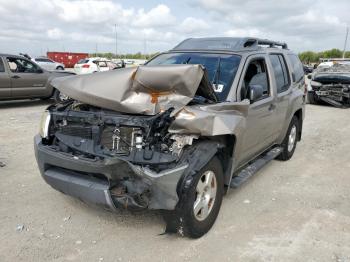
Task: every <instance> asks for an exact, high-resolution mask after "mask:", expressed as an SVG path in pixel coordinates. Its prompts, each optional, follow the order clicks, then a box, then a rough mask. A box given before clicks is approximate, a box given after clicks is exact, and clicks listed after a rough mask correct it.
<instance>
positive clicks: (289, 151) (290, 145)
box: [277, 116, 300, 161]
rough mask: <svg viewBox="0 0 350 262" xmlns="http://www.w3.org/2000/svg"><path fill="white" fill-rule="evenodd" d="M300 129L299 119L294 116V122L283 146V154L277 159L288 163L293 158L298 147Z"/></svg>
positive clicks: (289, 128)
mask: <svg viewBox="0 0 350 262" xmlns="http://www.w3.org/2000/svg"><path fill="white" fill-rule="evenodd" d="M299 128H300V127H299V121H298V118H297V117H296V116H293V118H292V121H291V122H290V124H289V127H288V131H287V134H286V136H285V138H284V140H283V142H282V144H281V146H282V153H281V154H280V155H279V156H278V157H277V159H279V160H283V161H286V160H289V159H290V158H291V157H292V156H293V154H294V151H295V148H296V146H297V140H298V134H299Z"/></svg>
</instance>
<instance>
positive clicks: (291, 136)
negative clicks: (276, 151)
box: [288, 125, 297, 152]
mask: <svg viewBox="0 0 350 262" xmlns="http://www.w3.org/2000/svg"><path fill="white" fill-rule="evenodd" d="M296 137H297V127H296V126H295V125H293V127H292V128H291V130H290V133H289V137H288V152H292V150H293V148H294V144H295V141H296Z"/></svg>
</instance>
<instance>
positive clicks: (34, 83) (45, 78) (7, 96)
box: [0, 54, 74, 101]
mask: <svg viewBox="0 0 350 262" xmlns="http://www.w3.org/2000/svg"><path fill="white" fill-rule="evenodd" d="M69 75H74V73H70V72H50V71H46V70H44V69H42V68H41V67H40V66H39V65H37V64H36V63H34V62H32V61H30V60H29V59H27V58H25V57H23V56H16V55H7V54H0V100H11V99H26V98H51V97H53V98H54V99H55V100H56V101H63V100H65V99H66V98H67V97H66V96H65V95H62V94H61V93H60V92H59V91H58V90H57V89H55V88H54V87H53V86H52V85H51V81H52V79H54V78H56V77H63V76H69Z"/></svg>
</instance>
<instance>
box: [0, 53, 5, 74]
mask: <svg viewBox="0 0 350 262" xmlns="http://www.w3.org/2000/svg"><path fill="white" fill-rule="evenodd" d="M1 72H5V67H4V62H3V61H2V58H1V57H0V73H1Z"/></svg>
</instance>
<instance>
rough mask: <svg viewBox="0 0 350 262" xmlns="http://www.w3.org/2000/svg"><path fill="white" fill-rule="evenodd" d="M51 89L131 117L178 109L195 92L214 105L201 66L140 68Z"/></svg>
mask: <svg viewBox="0 0 350 262" xmlns="http://www.w3.org/2000/svg"><path fill="white" fill-rule="evenodd" d="M52 85H53V86H54V87H55V88H57V89H58V90H59V91H60V92H62V93H64V94H66V95H68V96H69V97H71V98H73V99H76V100H78V101H80V102H83V103H86V104H89V105H94V106H98V107H102V108H105V109H110V110H114V111H118V112H124V113H131V114H146V115H154V114H157V113H160V112H162V111H165V110H167V109H169V108H175V109H176V110H178V109H181V108H182V107H183V106H185V105H187V104H188V103H189V102H190V101H191V100H192V98H193V97H194V95H195V94H196V92H197V93H198V94H199V95H201V96H203V97H205V98H207V99H210V100H211V101H214V102H216V101H217V97H216V95H215V92H214V91H213V88H212V86H211V84H210V82H209V81H208V79H207V76H206V72H205V70H204V68H203V67H202V66H201V65H167V66H164V65H163V66H140V67H137V68H127V69H120V70H114V71H111V72H105V73H98V74H90V75H81V76H75V77H73V78H65V79H57V80H55V81H53V82H52Z"/></svg>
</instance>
